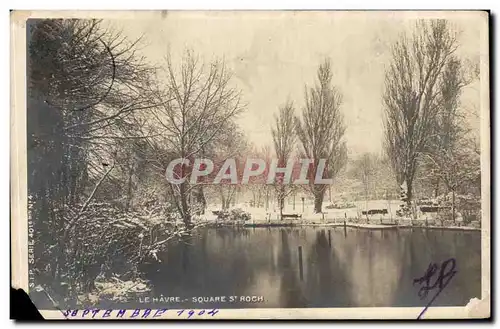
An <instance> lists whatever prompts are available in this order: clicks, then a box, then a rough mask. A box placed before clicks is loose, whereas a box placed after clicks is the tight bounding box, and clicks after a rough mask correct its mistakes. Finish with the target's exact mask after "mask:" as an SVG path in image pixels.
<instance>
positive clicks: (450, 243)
mask: <svg viewBox="0 0 500 329" xmlns="http://www.w3.org/2000/svg"><path fill="white" fill-rule="evenodd" d="M402 243H404V244H405V245H406V252H405V266H404V267H403V277H404V278H406V279H405V280H404V281H401V282H400V283H399V287H398V291H399V292H400V293H399V295H398V300H397V304H398V305H401V306H415V305H425V304H426V302H427V300H425V301H421V300H420V299H419V298H418V297H417V292H418V288H419V287H418V286H413V285H412V281H413V279H414V278H417V277H420V276H422V275H423V274H424V272H425V270H426V269H427V267H428V265H429V264H430V263H431V262H439V263H442V262H443V261H445V260H447V259H449V258H455V259H456V262H457V267H456V269H457V271H458V272H457V274H456V275H455V276H454V277H453V279H452V280H451V281H450V283H449V284H448V286H447V287H446V288H445V289H444V290H443V291H442V292H441V293H440V295H439V297H438V298H437V299H436V300H435V301H434V302H433V305H435V306H460V305H466V304H467V303H468V302H469V300H470V299H471V298H473V297H478V298H479V297H480V295H481V270H480V269H481V257H480V255H481V236H480V234H478V233H477V232H460V231H451V230H439V231H437V230H425V229H413V230H411V231H410V230H405V231H404V236H403V239H402ZM432 282H434V281H432ZM433 294H434V292H433V293H432V295H429V296H433Z"/></svg>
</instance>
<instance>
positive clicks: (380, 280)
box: [332, 229, 404, 307]
mask: <svg viewBox="0 0 500 329" xmlns="http://www.w3.org/2000/svg"><path fill="white" fill-rule="evenodd" d="M337 236H339V234H336V237H337ZM342 238H343V237H341V238H339V239H336V240H340V241H339V242H340V243H339V242H337V241H335V242H336V243H332V247H333V252H334V255H335V257H336V258H337V259H338V263H339V265H340V266H341V267H342V268H344V273H345V275H346V277H347V278H349V283H350V284H348V285H347V286H348V288H349V290H348V291H347V293H346V295H347V296H350V298H351V299H352V302H353V303H354V306H359V307H369V306H377V307H381V306H393V305H394V299H395V298H396V297H395V296H396V294H397V289H398V282H399V281H400V280H401V272H402V266H403V264H404V256H403V249H402V248H401V247H402V246H399V245H398V237H397V234H396V232H395V231H383V230H359V229H354V230H348V231H347V237H346V238H344V239H342Z"/></svg>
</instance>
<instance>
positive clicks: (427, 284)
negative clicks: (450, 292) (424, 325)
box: [413, 258, 457, 320]
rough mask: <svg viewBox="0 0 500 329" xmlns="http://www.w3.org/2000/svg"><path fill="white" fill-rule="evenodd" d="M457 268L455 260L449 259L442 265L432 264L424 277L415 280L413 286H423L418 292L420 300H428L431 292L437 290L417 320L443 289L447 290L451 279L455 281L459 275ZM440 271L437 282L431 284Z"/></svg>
mask: <svg viewBox="0 0 500 329" xmlns="http://www.w3.org/2000/svg"><path fill="white" fill-rule="evenodd" d="M439 265H440V266H439ZM455 266H456V260H455V258H450V259H447V260H445V261H444V262H443V263H441V264H439V263H430V264H429V267H427V270H426V272H425V274H424V275H423V276H422V277H420V278H417V279H414V280H413V285H416V284H419V285H421V287H420V289H419V290H418V297H420V300H424V299H426V298H427V296H428V294H429V291H432V290H436V289H437V292H436V294H435V295H434V297H432V299H431V300H430V301H429V302H428V303H427V305H426V306H425V307H424V309H423V310H422V312H420V314H419V316H418V317H417V320H418V319H420V318H421V317H422V315H424V313H425V312H426V311H427V309H428V308H429V306H431V305H432V303H433V302H434V301H435V300H436V298H437V297H438V296H439V294H440V293H441V291H443V289H444V288H446V286H447V285H448V283H450V281H451V279H453V277H454V276H455V274H456V273H457V271H456V270H455ZM438 271H439V274H438V276H437V278H436V280H435V281H434V283H433V284H431V279H432V278H433V277H435V275H436V273H438Z"/></svg>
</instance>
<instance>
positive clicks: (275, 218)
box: [203, 200, 480, 230]
mask: <svg viewBox="0 0 500 329" xmlns="http://www.w3.org/2000/svg"><path fill="white" fill-rule="evenodd" d="M329 204H330V203H329V202H324V203H323V207H322V210H323V212H322V213H319V214H316V213H314V205H313V204H312V203H311V202H309V203H304V205H302V202H301V201H300V200H299V202H297V203H296V204H295V207H294V206H293V204H289V203H288V204H285V208H284V209H283V214H285V215H287V214H288V215H290V214H296V215H300V216H301V218H298V219H285V222H283V221H281V220H280V216H279V209H278V208H277V207H276V206H275V204H274V203H270V205H269V208H268V209H267V210H266V208H265V207H259V208H257V207H250V206H249V204H248V203H239V204H236V205H234V206H233V207H231V209H234V208H240V209H242V210H244V211H246V212H248V213H250V215H251V220H250V221H249V222H248V223H249V224H265V223H272V224H276V223H288V222H290V223H294V224H300V225H329V226H339V225H344V221H345V222H346V224H347V226H350V227H360V228H388V227H391V226H394V225H396V224H397V225H398V226H399V227H406V226H408V227H411V226H414V225H415V223H419V224H418V226H429V227H446V228H449V229H458V230H470V229H479V228H480V225H479V223H473V224H471V226H468V227H464V226H458V225H460V224H461V221H462V219H461V218H460V217H457V219H456V222H455V223H453V222H451V221H444V223H443V222H441V221H440V220H436V214H435V213H425V214H424V213H421V212H418V214H417V219H416V220H415V221H413V222H412V221H411V220H410V219H403V218H401V217H398V216H396V211H397V210H398V209H399V205H400V204H401V201H399V200H369V201H368V202H366V201H356V202H352V203H351V204H354V205H355V207H352V208H346V209H327V206H328V205H329ZM366 209H368V210H371V209H387V211H388V214H386V215H382V214H375V215H368V216H367V215H362V211H364V210H366ZM217 210H220V205H211V206H209V207H208V208H207V211H206V214H205V215H204V219H203V220H206V221H216V220H217V216H216V215H213V213H212V211H217ZM457 224H458V225H457Z"/></svg>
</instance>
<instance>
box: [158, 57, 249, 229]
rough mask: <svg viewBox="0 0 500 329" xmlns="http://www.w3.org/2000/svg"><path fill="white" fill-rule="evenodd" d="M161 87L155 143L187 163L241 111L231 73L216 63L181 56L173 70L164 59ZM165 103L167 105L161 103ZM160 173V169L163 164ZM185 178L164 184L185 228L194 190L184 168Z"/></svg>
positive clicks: (221, 62)
mask: <svg viewBox="0 0 500 329" xmlns="http://www.w3.org/2000/svg"><path fill="white" fill-rule="evenodd" d="M165 60H166V69H165V77H164V79H165V81H166V82H165V84H164V85H163V86H162V87H163V90H162V89H161V88H159V89H158V90H157V97H158V98H159V99H160V100H162V102H161V106H159V107H158V108H156V109H155V110H154V111H153V113H154V117H155V119H156V122H157V123H158V125H159V126H160V127H161V129H162V130H163V132H162V138H161V139H160V140H161V142H162V143H164V144H165V145H166V146H167V147H168V149H170V150H172V151H171V155H172V156H174V157H175V158H182V159H190V161H192V160H193V158H194V157H195V156H199V155H200V154H202V153H203V150H204V148H205V147H207V146H208V144H209V143H210V142H211V141H213V140H214V139H215V138H216V137H217V136H218V135H219V134H221V131H222V130H223V129H224V128H225V127H226V123H227V122H228V121H230V120H231V119H233V118H234V117H235V116H237V115H238V114H239V113H240V112H241V111H242V110H243V109H244V106H243V104H242V103H241V101H240V92H239V91H238V90H237V89H235V88H234V87H232V86H231V73H230V72H229V71H228V69H227V68H226V66H225V64H224V62H223V61H222V60H215V61H213V62H211V63H209V64H208V65H206V64H203V63H200V60H199V58H198V57H197V56H195V55H194V54H193V53H192V52H191V51H188V52H186V54H185V55H184V57H183V58H182V60H181V63H180V65H179V67H178V70H176V66H175V65H174V63H173V62H172V58H171V56H170V54H168V55H167V56H166V59H165ZM165 100H168V102H166V101H165ZM163 168H164V169H165V168H166V164H163ZM180 175H181V176H183V177H186V178H187V179H186V180H184V182H182V183H180V184H169V187H170V190H171V194H172V197H173V200H174V203H175V205H176V207H177V210H178V212H179V214H180V215H181V217H182V218H183V221H184V223H185V224H186V226H191V215H192V214H191V205H190V200H189V196H190V195H191V191H192V189H193V188H194V187H195V185H191V184H190V183H189V177H190V168H185V170H184V169H183V170H181V172H180Z"/></svg>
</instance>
